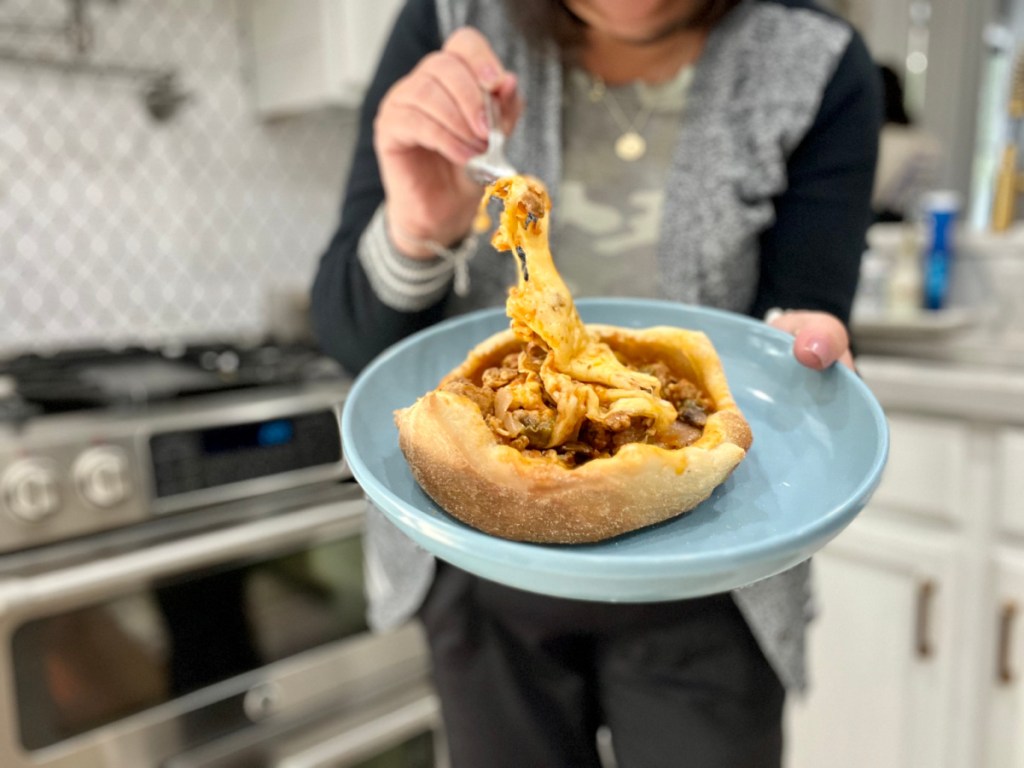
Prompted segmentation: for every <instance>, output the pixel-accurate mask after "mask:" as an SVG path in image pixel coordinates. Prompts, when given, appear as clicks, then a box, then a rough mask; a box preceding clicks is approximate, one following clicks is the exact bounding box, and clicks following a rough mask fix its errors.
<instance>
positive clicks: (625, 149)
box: [615, 131, 647, 163]
mask: <svg viewBox="0 0 1024 768" xmlns="http://www.w3.org/2000/svg"><path fill="white" fill-rule="evenodd" d="M645 152H647V142H646V141H644V137H643V136H641V135H640V134H639V133H637V132H636V131H626V132H625V133H624V134H622V135H621V136H619V138H618V139H616V141H615V154H616V155H617V156H618V158H619V159H620V160H625V161H627V162H630V163H631V162H633V161H634V160H639V159H640V158H641V157H643V156H644V153H645Z"/></svg>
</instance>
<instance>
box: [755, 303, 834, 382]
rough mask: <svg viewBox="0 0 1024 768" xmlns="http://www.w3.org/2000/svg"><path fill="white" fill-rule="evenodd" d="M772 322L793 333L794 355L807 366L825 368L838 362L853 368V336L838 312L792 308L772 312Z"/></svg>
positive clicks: (773, 324)
mask: <svg viewBox="0 0 1024 768" xmlns="http://www.w3.org/2000/svg"><path fill="white" fill-rule="evenodd" d="M767 322H768V324H769V325H771V326H772V327H774V328H780V329H781V330H783V331H786V332H788V333H791V334H793V336H794V337H795V338H794V340H793V354H794V355H795V356H796V359H797V360H798V361H799V362H801V363H802V364H803V365H806V366H807V367H808V368H814V369H815V370H819V371H820V370H824V369H825V368H828V367H829V366H830V365H832V364H833V363H836V362H839V363H842V364H843V365H845V366H846V367H847V368H849V369H851V370H853V354H852V353H851V352H850V336H849V334H848V333H847V332H846V327H845V326H844V325H843V324H842V322H840V320H839V318H837V317H836V316H835V315H830V314H829V313H827V312H811V311H808V310H789V311H786V312H778V313H770V316H769V317H768V319H767Z"/></svg>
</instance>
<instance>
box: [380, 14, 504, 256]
mask: <svg viewBox="0 0 1024 768" xmlns="http://www.w3.org/2000/svg"><path fill="white" fill-rule="evenodd" d="M484 90H487V91H490V92H491V93H493V94H494V95H495V96H496V97H497V103H498V107H499V111H500V114H501V123H502V126H501V127H502V129H503V130H504V131H505V133H506V134H507V133H509V132H510V131H511V130H512V128H513V127H514V126H515V123H516V121H517V120H518V118H519V113H520V112H521V103H520V99H519V94H518V89H517V85H516V76H515V75H514V74H512V73H511V72H507V71H506V70H505V69H504V67H503V66H502V64H501V62H500V61H499V60H498V58H497V56H496V55H495V54H494V51H493V50H492V49H491V46H490V44H489V43H488V42H487V40H486V38H484V36H483V35H481V34H480V33H479V32H478V31H477V30H475V29H471V28H468V27H467V28H463V29H459V30H456V31H455V32H454V33H453V34H452V35H451V37H449V38H448V40H447V42H445V44H444V47H443V48H442V49H441V50H440V51H437V52H435V53H432V54H430V55H429V56H427V57H425V58H424V59H423V60H422V61H421V62H420V63H419V64H418V65H417V66H416V68H415V69H413V70H412V72H410V73H409V74H408V75H406V76H405V77H404V78H402V79H401V80H399V81H398V82H396V83H395V84H394V86H392V88H391V90H389V91H388V93H387V94H386V95H385V96H384V99H383V100H382V101H381V104H380V109H379V110H378V113H377V117H376V120H375V121H374V148H375V150H376V152H377V160H378V162H379V163H380V173H381V180H382V182H383V184H384V194H385V197H386V200H387V216H388V229H389V233H388V234H389V235H390V237H391V240H392V242H393V243H394V244H395V245H396V246H397V247H398V248H399V250H401V251H402V252H403V253H405V254H406V255H407V256H410V257H413V258H425V257H428V256H430V255H432V254H433V251H432V250H430V249H429V248H426V247H424V246H423V245H422V244H420V243H418V242H417V241H423V240H432V241H435V242H437V243H440V244H442V245H445V246H450V245H453V244H454V243H456V242H457V241H459V240H461V239H462V238H463V237H465V235H466V234H467V232H469V229H470V226H471V224H472V221H473V217H474V215H475V213H476V209H477V205H478V203H479V202H480V195H481V191H482V190H481V187H480V186H479V185H477V184H475V183H473V182H472V181H470V180H469V178H468V177H467V176H466V172H465V168H464V166H465V164H466V161H468V160H469V158H471V157H473V156H474V155H476V154H479V153H480V152H483V151H484V149H485V148H486V146H487V133H488V128H487V118H486V113H485V111H484V110H485V105H484V99H483V92H484Z"/></svg>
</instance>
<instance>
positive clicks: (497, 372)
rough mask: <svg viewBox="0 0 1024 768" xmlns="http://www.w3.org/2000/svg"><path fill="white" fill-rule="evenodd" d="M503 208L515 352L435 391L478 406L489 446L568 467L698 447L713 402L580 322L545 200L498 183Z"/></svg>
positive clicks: (537, 186) (513, 184)
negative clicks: (633, 447)
mask: <svg viewBox="0 0 1024 768" xmlns="http://www.w3.org/2000/svg"><path fill="white" fill-rule="evenodd" d="M492 196H493V197H496V198H499V199H501V200H503V201H504V206H503V210H502V213H501V220H500V222H499V226H498V228H497V230H496V232H495V235H494V237H493V239H492V243H493V245H494V247H495V248H496V249H498V250H499V251H511V252H512V253H513V254H514V255H515V257H516V269H517V276H518V279H517V283H516V285H515V286H514V287H513V288H511V289H510V291H509V297H508V301H507V303H506V311H507V314H508V316H509V317H510V318H511V321H512V322H511V327H512V331H513V333H514V334H515V336H516V338H517V339H518V341H519V342H520V346H519V349H518V350H514V351H511V352H509V353H507V354H505V355H504V357H503V358H502V359H501V360H500V361H494V363H496V364H488V365H486V366H481V370H479V371H474V372H472V373H471V374H470V376H469V377H465V376H463V377H460V378H454V379H449V380H446V381H445V382H444V383H443V384H442V387H441V388H442V389H444V390H447V391H449V392H453V393H456V394H459V395H462V396H464V397H467V398H469V399H470V400H471V401H473V402H474V403H476V405H477V406H478V407H479V408H480V412H481V413H482V414H483V418H484V420H485V421H486V423H487V425H488V427H490V429H491V431H492V432H493V433H494V435H495V436H496V438H497V439H498V440H499V441H500V442H502V443H504V444H507V445H509V446H511V447H513V448H515V449H518V450H520V451H522V452H524V453H526V454H528V455H535V456H537V457H545V458H548V459H551V460H553V461H557V462H559V463H561V464H563V465H565V466H567V467H574V466H578V465H580V464H582V463H585V462H587V461H589V460H591V459H595V458H601V457H608V456H612V455H614V454H615V452H616V451H617V450H618V449H619V448H620V447H621V446H623V445H625V444H627V443H636V442H639V443H648V444H653V445H657V446H660V447H663V448H666V449H677V448H683V447H685V446H687V445H689V444H691V443H693V442H695V441H696V440H698V439H699V438H700V436H701V434H702V432H703V428H704V425H705V423H706V421H707V417H708V415H709V414H711V413H713V412H714V402H713V401H712V399H711V398H710V397H708V395H707V394H706V393H705V392H703V391H702V390H701V388H700V387H699V386H698V385H697V384H695V383H694V382H692V381H690V380H688V379H687V378H686V377H685V376H684V375H680V374H679V373H678V372H674V371H672V370H670V369H669V367H668V365H666V364H665V363H663V362H660V361H656V360H655V361H652V360H646V359H630V358H629V357H628V356H627V355H626V354H625V353H623V352H622V351H619V352H618V353H617V352H616V351H613V350H612V348H611V347H610V346H609V345H608V344H607V343H605V342H604V341H602V340H601V339H600V338H599V337H598V335H597V334H596V333H594V332H593V331H591V330H590V329H588V328H587V326H586V325H584V324H583V322H582V321H581V320H580V317H579V314H578V312H577V311H576V306H575V304H574V303H573V300H572V296H571V295H570V293H569V290H568V288H567V287H566V285H565V283H564V281H563V280H562V278H561V276H560V275H559V274H558V271H557V270H556V269H555V265H554V261H553V259H552V257H551V251H550V249H549V246H548V235H547V222H548V218H549V216H548V214H549V212H550V207H551V204H550V200H549V198H548V195H547V191H546V190H545V189H544V186H543V185H542V184H541V183H540V182H539V181H537V180H535V179H532V178H530V177H526V176H515V177H510V178H505V179H499V180H498V181H497V182H495V183H494V184H492V185H491V186H490V187H489V188H488V190H487V194H486V195H485V196H484V199H483V203H482V204H481V217H479V218H480V219H482V222H483V223H485V222H486V215H485V214H484V213H483V207H484V206H485V205H486V202H487V201H488V200H489V199H490V198H491V197H492Z"/></svg>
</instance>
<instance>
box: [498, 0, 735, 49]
mask: <svg viewBox="0 0 1024 768" xmlns="http://www.w3.org/2000/svg"><path fill="white" fill-rule="evenodd" d="M739 2H740V0H704V2H703V5H701V6H700V7H699V8H698V9H697V12H696V13H695V14H694V15H693V18H692V19H691V20H690V24H689V26H691V27H695V28H696V27H710V26H712V25H714V24H716V23H717V22H718V21H719V20H720V19H721V18H722V17H723V16H725V14H726V13H728V12H729V11H730V10H732V8H733V7H734V6H736V5H738V4H739ZM505 7H506V8H507V9H508V14H509V18H510V19H511V20H512V22H513V23H514V24H515V25H516V27H517V29H518V30H519V32H520V33H521V34H522V35H523V36H524V37H525V38H526V39H527V40H530V41H533V42H542V41H545V40H550V41H553V42H554V43H555V44H556V45H558V47H559V48H560V49H561V51H562V53H563V55H564V56H572V55H573V54H575V53H576V52H577V51H579V49H580V48H581V47H582V45H583V42H584V37H585V33H586V28H587V25H586V23H585V22H584V21H583V20H582V19H580V18H579V17H578V16H577V15H576V14H574V13H573V12H572V11H570V10H569V8H568V7H567V6H566V4H565V2H564V1H563V0H505Z"/></svg>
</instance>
